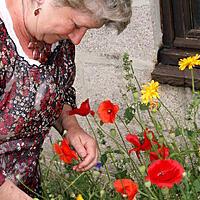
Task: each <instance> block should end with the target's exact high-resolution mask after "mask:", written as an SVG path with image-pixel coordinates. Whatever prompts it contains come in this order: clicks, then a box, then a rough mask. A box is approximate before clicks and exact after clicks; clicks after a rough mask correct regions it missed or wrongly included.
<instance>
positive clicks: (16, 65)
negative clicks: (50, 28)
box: [0, 0, 76, 196]
mask: <svg viewBox="0 0 200 200" xmlns="http://www.w3.org/2000/svg"><path fill="white" fill-rule="evenodd" d="M3 1H4V0H1V3H0V4H1V5H0V12H2V11H1V9H3V8H2V6H5V5H2V2H3ZM4 9H6V8H5V7H4ZM7 12H8V11H7ZM4 18H5V17H2V19H1V18H0V173H2V174H3V175H4V176H5V177H7V178H8V179H10V180H12V181H13V182H14V183H15V184H16V185H18V187H20V188H21V189H23V190H24V191H25V192H26V193H28V194H29V195H30V196H34V195H32V194H31V193H30V192H29V191H28V190H26V188H25V187H24V186H23V184H25V185H26V186H27V187H29V188H30V189H31V190H33V191H35V192H38V191H39V189H40V188H39V187H40V179H39V167H38V159H39V155H40V152H41V146H42V144H43V141H44V138H45V137H46V136H47V134H48V133H49V130H50V128H51V126H52V125H53V124H54V123H55V121H56V119H57V118H58V117H59V115H60V114H61V111H62V108H63V105H64V104H69V105H71V106H72V107H75V106H76V105H75V90H74V88H73V87H72V84H73V82H74V77H75V64H74V45H73V44H72V43H71V42H70V41H68V40H64V41H61V42H59V43H58V44H57V46H56V47H54V48H52V52H51V55H50V56H49V59H48V61H47V62H46V64H40V63H38V64H32V63H31V64H30V62H29V61H27V60H26V59H25V58H24V57H23V56H21V55H19V52H18V49H17V47H16V42H17V40H16V41H14V40H13V38H12V37H11V35H10V32H9V30H8V26H9V23H7V21H9V20H10V19H11V18H10V19H8V18H6V20H5V19H4ZM6 23H7V24H6ZM9 29H10V27H9ZM12 31H13V30H12ZM12 31H11V32H12ZM12 34H13V32H12ZM35 63H37V62H35ZM22 183H23V184H22Z"/></svg>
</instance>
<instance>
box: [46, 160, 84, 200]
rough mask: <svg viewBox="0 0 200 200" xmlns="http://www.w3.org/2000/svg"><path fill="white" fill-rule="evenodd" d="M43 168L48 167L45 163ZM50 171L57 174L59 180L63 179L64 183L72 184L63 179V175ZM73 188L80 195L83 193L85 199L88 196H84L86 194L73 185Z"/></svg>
mask: <svg viewBox="0 0 200 200" xmlns="http://www.w3.org/2000/svg"><path fill="white" fill-rule="evenodd" d="M42 165H43V166H45V167H47V165H45V164H44V163H42ZM50 171H51V172H52V173H53V174H56V175H57V176H58V178H60V179H62V180H63V181H64V182H66V183H67V184H69V183H70V182H69V181H68V180H66V179H65V178H64V177H63V174H61V175H59V174H57V172H55V171H54V170H52V169H50ZM72 187H73V188H74V189H75V190H77V191H78V192H79V193H81V194H82V195H83V196H84V197H85V198H86V196H85V195H84V192H82V191H81V190H79V188H77V187H76V186H74V185H72Z"/></svg>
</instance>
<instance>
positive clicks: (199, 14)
mask: <svg viewBox="0 0 200 200" xmlns="http://www.w3.org/2000/svg"><path fill="white" fill-rule="evenodd" d="M192 13H193V23H194V28H195V29H198V28H200V0H192Z"/></svg>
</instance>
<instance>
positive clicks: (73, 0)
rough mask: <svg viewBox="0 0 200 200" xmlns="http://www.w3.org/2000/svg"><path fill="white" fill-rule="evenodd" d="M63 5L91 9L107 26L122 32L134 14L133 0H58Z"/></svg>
mask: <svg viewBox="0 0 200 200" xmlns="http://www.w3.org/2000/svg"><path fill="white" fill-rule="evenodd" d="M56 1H57V3H59V4H61V5H69V6H71V7H73V8H77V9H80V10H85V11H90V12H91V13H92V14H93V15H94V16H95V17H96V18H97V19H99V20H102V21H103V22H104V24H105V25H106V26H109V27H114V28H116V29H117V31H118V33H121V32H122V31H123V30H124V29H125V28H126V27H127V25H128V24H129V23H130V18H131V16H132V9H131V0H56Z"/></svg>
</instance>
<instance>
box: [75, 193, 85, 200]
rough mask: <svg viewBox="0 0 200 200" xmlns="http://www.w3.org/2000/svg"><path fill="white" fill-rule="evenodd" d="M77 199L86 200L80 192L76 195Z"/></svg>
mask: <svg viewBox="0 0 200 200" xmlns="http://www.w3.org/2000/svg"><path fill="white" fill-rule="evenodd" d="M76 200H84V199H83V197H82V195H81V194H79V195H78V196H77V197H76Z"/></svg>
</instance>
